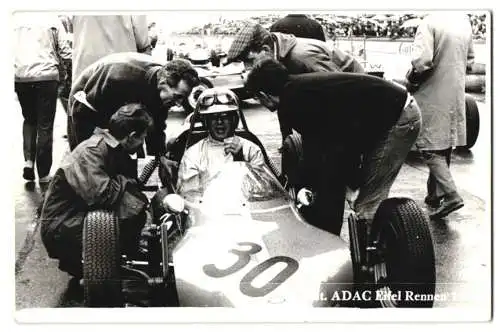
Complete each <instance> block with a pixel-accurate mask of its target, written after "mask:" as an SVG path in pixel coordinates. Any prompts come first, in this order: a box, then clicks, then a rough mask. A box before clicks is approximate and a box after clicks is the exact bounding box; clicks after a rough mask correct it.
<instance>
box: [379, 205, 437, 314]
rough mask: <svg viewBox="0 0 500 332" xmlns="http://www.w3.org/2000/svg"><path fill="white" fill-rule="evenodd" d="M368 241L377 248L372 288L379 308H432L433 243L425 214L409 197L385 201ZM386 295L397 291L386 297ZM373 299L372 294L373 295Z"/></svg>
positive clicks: (433, 287) (380, 207)
mask: <svg viewBox="0 0 500 332" xmlns="http://www.w3.org/2000/svg"><path fill="white" fill-rule="evenodd" d="M370 243H371V244H372V245H373V247H376V250H377V255H376V256H377V258H378V259H376V261H375V262H374V265H373V268H374V280H375V285H374V286H375V290H376V291H377V292H379V294H381V295H382V296H381V297H380V299H379V303H380V305H381V306H382V307H410V308H411V307H432V305H433V303H434V294H435V287H436V269H435V260H434V246H433V242H432V238H431V234H430V231H429V226H428V219H427V217H426V215H425V213H424V212H423V211H422V210H421V209H420V208H419V207H418V206H417V204H416V203H415V201H413V200H411V199H409V198H390V199H386V200H384V201H383V202H382V203H381V204H380V206H379V208H378V210H377V213H376V214H375V218H374V220H373V226H372V231H371V232H370ZM388 294H396V295H398V296H397V299H395V298H396V297H393V298H389V297H388V296H385V295H388ZM372 298H373V296H372Z"/></svg>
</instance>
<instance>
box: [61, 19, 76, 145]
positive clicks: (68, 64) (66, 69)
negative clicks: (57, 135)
mask: <svg viewBox="0 0 500 332" xmlns="http://www.w3.org/2000/svg"><path fill="white" fill-rule="evenodd" d="M59 19H60V20H61V23H62V24H63V26H64V30H65V31H66V37H67V39H68V45H69V47H70V48H71V49H72V48H73V25H72V23H71V18H70V17H69V16H67V15H59ZM72 71H73V68H72V59H68V60H64V59H62V58H59V88H58V95H59V99H60V100H61V104H62V106H63V108H64V112H65V113H66V114H68V98H69V93H70V91H71V82H72ZM65 137H67V135H65Z"/></svg>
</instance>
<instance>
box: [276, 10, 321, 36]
mask: <svg viewBox="0 0 500 332" xmlns="http://www.w3.org/2000/svg"><path fill="white" fill-rule="evenodd" d="M270 30H271V32H281V33H288V34H292V35H294V36H295V37H299V38H312V39H317V40H321V41H326V38H325V32H324V31H323V27H322V26H321V24H320V23H319V22H318V21H316V20H315V19H313V18H309V17H307V16H306V15H304V14H288V15H287V16H285V17H283V18H281V19H279V20H278V21H276V22H275V23H274V24H273V25H271V29H270Z"/></svg>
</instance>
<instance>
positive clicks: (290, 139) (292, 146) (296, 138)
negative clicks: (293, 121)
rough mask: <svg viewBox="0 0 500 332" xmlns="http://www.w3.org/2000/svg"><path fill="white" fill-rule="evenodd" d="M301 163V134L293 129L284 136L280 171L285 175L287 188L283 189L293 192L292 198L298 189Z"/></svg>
mask: <svg viewBox="0 0 500 332" xmlns="http://www.w3.org/2000/svg"><path fill="white" fill-rule="evenodd" d="M303 163H304V151H303V148H302V136H301V135H300V134H299V133H297V132H295V131H294V132H292V134H290V135H288V136H287V137H286V138H285V140H284V141H283V147H282V150H281V173H282V174H283V175H285V176H286V177H287V186H286V187H287V188H285V189H287V190H288V191H289V193H291V194H293V195H294V198H295V197H296V194H297V192H298V190H299V189H300V188H299V185H300V183H301V181H300V179H301V175H300V174H301V169H302V165H303ZM290 189H291V190H292V191H290Z"/></svg>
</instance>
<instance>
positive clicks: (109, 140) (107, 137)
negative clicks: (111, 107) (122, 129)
mask: <svg viewBox="0 0 500 332" xmlns="http://www.w3.org/2000/svg"><path fill="white" fill-rule="evenodd" d="M94 134H98V135H101V136H102V138H103V140H104V142H105V143H106V144H107V145H109V146H110V147H112V148H113V149H114V148H116V147H117V146H118V145H120V142H118V140H117V139H116V138H115V137H114V136H113V135H111V134H110V133H109V131H108V130H107V129H101V128H99V127H97V128H96V129H95V130H94Z"/></svg>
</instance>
